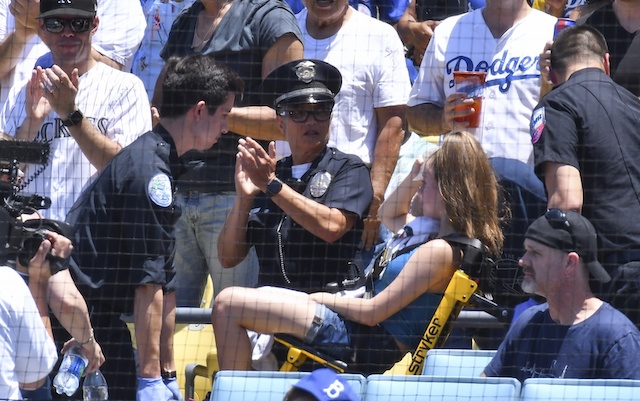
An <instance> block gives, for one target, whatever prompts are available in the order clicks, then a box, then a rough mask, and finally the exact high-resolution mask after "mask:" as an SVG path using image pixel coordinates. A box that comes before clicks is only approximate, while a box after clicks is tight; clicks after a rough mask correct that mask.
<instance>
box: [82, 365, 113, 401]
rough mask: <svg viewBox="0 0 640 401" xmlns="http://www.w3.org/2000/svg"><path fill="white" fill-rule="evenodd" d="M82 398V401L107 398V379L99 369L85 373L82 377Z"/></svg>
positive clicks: (98, 400)
mask: <svg viewBox="0 0 640 401" xmlns="http://www.w3.org/2000/svg"><path fill="white" fill-rule="evenodd" d="M82 399H83V400H84V401H106V400H108V399H109V388H108V387H107V381H106V380H105V378H104V375H103V374H102V373H101V372H100V371H99V370H96V371H95V372H93V373H89V374H87V376H86V377H85V378H84V383H83V384H82Z"/></svg>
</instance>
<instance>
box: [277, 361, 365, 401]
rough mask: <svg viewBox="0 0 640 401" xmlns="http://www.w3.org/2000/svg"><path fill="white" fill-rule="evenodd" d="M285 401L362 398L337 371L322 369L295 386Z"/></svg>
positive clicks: (353, 399)
mask: <svg viewBox="0 0 640 401" xmlns="http://www.w3.org/2000/svg"><path fill="white" fill-rule="evenodd" d="M283 401H360V397H359V396H358V395H357V394H356V393H355V391H353V389H352V388H351V386H350V385H349V383H347V381H346V380H344V379H342V378H341V377H340V375H338V374H337V373H336V372H335V371H333V370H331V369H327V368H322V369H317V370H314V371H313V373H311V374H310V375H309V376H305V377H304V378H302V379H300V381H299V382H297V383H296V384H294V385H293V387H292V388H291V390H289V391H288V392H287V394H285V396H284V398H283Z"/></svg>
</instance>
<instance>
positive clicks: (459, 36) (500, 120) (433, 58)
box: [408, 9, 556, 165]
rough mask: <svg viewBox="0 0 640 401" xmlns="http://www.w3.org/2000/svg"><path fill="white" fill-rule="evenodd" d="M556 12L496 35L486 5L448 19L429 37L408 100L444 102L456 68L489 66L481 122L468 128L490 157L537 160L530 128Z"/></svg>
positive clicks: (532, 15)
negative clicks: (486, 16)
mask: <svg viewBox="0 0 640 401" xmlns="http://www.w3.org/2000/svg"><path fill="white" fill-rule="evenodd" d="M555 23H556V18H555V17H552V16H550V15H547V14H545V13H543V12H540V11H538V10H532V11H531V13H530V14H529V15H528V16H527V17H525V18H524V19H522V20H521V21H519V22H518V23H516V24H515V25H514V26H513V27H512V28H511V29H509V30H508V31H507V32H505V33H504V35H502V37H501V38H499V39H495V38H494V37H493V35H492V34H491V31H490V30H489V28H488V27H487V25H486V23H485V21H484V18H483V16H482V9H480V10H475V11H472V12H469V13H466V14H462V15H459V16H455V17H451V18H448V19H446V20H444V21H443V22H442V23H441V24H440V25H438V27H437V28H436V30H435V32H434V34H433V38H432V39H431V41H430V42H429V46H428V47H427V51H426V54H425V57H424V59H423V60H422V65H421V66H420V71H419V74H418V77H417V79H416V81H415V83H414V84H413V88H412V90H411V98H410V99H409V103H408V104H409V106H415V105H418V104H422V103H433V104H435V105H438V106H443V105H444V101H445V99H446V98H447V97H448V96H449V95H451V94H452V93H454V86H453V71H456V70H461V71H487V78H486V87H485V91H484V100H483V104H482V116H481V123H480V127H479V128H468V130H469V131H470V132H471V133H473V134H474V135H475V136H476V138H478V140H479V141H480V143H481V144H482V147H483V148H484V150H485V152H487V154H488V156H489V157H504V158H507V159H517V160H520V161H522V162H524V163H528V164H529V165H532V164H533V147H532V145H531V136H530V134H529V122H530V119H531V112H532V110H533V108H534V107H535V106H536V105H537V104H538V96H539V93H540V69H539V66H538V59H539V56H540V53H541V52H542V50H543V49H544V46H545V44H546V42H547V41H549V40H551V39H552V36H553V27H554V25H555Z"/></svg>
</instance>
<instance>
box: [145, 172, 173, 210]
mask: <svg viewBox="0 0 640 401" xmlns="http://www.w3.org/2000/svg"><path fill="white" fill-rule="evenodd" d="M147 192H148V193H149V198H150V199H151V201H153V203H155V204H156V205H158V206H161V207H169V206H171V203H172V202H173V188H171V180H170V179H169V176H168V175H166V174H164V173H160V174H156V175H154V176H153V177H152V178H151V179H150V180H149V184H148V185H147Z"/></svg>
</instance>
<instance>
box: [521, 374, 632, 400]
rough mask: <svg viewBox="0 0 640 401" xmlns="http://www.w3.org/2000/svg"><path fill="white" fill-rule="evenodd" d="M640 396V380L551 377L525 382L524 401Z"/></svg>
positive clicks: (630, 397) (522, 398)
mask: <svg viewBox="0 0 640 401" xmlns="http://www.w3.org/2000/svg"><path fill="white" fill-rule="evenodd" d="M638 399H640V380H624V379H548V378H535V379H527V380H525V381H524V384H523V387H522V395H521V401H555V400H558V401H559V400H562V401H600V400H616V401H632V400H638Z"/></svg>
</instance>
